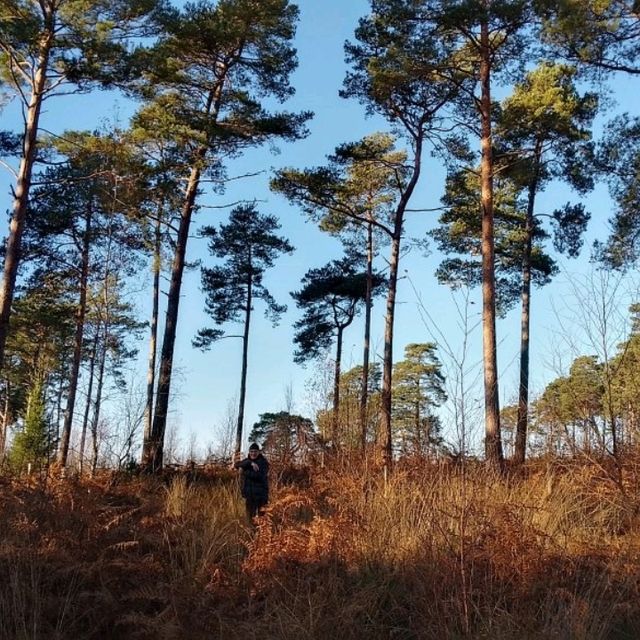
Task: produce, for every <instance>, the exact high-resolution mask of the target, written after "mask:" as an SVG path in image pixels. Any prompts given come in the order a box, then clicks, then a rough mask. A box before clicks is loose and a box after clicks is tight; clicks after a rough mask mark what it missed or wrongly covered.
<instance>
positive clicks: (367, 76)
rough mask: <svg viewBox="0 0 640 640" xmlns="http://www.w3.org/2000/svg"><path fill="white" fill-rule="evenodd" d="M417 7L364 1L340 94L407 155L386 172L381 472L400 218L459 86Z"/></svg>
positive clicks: (448, 48)
mask: <svg viewBox="0 0 640 640" xmlns="http://www.w3.org/2000/svg"><path fill="white" fill-rule="evenodd" d="M423 4H424V3H422V2H414V1H413V0H400V1H398V0H372V2H371V13H370V14H369V15H368V16H366V17H364V18H362V19H361V20H360V22H359V25H358V28H357V29H356V32H355V41H354V42H349V43H347V45H346V57H347V62H348V63H349V64H350V70H349V71H348V73H347V77H346V79H345V82H344V90H343V91H342V93H341V95H342V96H343V97H348V98H355V99H357V100H359V101H360V102H361V103H362V104H364V105H365V107H366V108H367V110H368V111H369V112H370V113H376V114H379V115H381V116H382V117H384V118H385V119H386V120H387V121H389V122H390V123H391V125H392V126H393V127H394V130H395V131H397V133H398V135H399V136H401V137H402V138H404V140H405V141H406V142H407V146H408V148H409V149H410V153H408V154H407V160H406V161H405V160H403V161H400V162H396V163H395V164H394V166H393V168H394V171H395V173H396V176H395V201H394V206H393V207H391V211H392V213H391V216H390V220H389V224H388V233H389V237H390V242H391V248H390V257H389V260H388V262H389V276H388V286H387V301H386V313H385V335H384V355H383V372H382V390H381V431H382V433H383V438H382V442H381V444H382V446H381V452H382V460H383V465H384V469H385V470H386V471H388V470H389V469H390V468H391V464H392V429H391V404H392V401H391V384H392V370H393V330H394V320H395V304H396V292H397V281H398V269H399V261H400V250H401V243H402V236H403V230H404V220H405V214H406V212H407V209H408V207H409V203H410V200H411V197H412V195H413V193H414V190H415V188H416V185H417V184H418V180H419V178H420V172H421V169H422V159H423V153H424V151H425V147H426V145H427V143H428V142H429V140H431V141H436V140H438V139H439V138H440V137H441V133H442V129H441V125H442V121H443V117H444V115H445V107H447V106H449V105H450V104H451V102H452V101H453V100H454V98H455V97H456V96H457V95H458V94H459V92H460V86H459V85H458V84H456V83H451V82H447V81H446V78H445V77H444V75H446V74H443V69H444V68H445V66H446V63H447V61H448V60H449V58H450V56H451V54H452V53H453V50H454V45H453V43H452V41H451V39H449V38H447V37H442V34H441V33H439V27H438V25H436V24H434V23H433V21H431V20H429V19H428V17H429V15H430V14H429V12H427V11H424V9H425V8H426V7H425V6H423ZM382 163H383V161H381V164H382Z"/></svg>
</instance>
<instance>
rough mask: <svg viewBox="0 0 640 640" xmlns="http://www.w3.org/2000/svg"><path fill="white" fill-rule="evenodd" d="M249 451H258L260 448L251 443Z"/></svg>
mask: <svg viewBox="0 0 640 640" xmlns="http://www.w3.org/2000/svg"><path fill="white" fill-rule="evenodd" d="M249 451H260V447H259V446H258V445H257V444H256V443H255V442H252V443H251V446H250V447H249Z"/></svg>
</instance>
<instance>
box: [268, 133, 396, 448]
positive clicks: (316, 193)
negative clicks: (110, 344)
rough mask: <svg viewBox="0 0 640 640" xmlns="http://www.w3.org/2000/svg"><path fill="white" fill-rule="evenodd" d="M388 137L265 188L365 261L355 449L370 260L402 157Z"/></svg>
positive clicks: (283, 173)
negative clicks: (315, 222)
mask: <svg viewBox="0 0 640 640" xmlns="http://www.w3.org/2000/svg"><path fill="white" fill-rule="evenodd" d="M394 144H395V139H394V137H393V136H392V135H390V134H384V133H375V134H372V135H369V136H365V137H364V138H363V139H362V140H360V141H359V142H355V143H350V144H343V145H341V146H339V147H337V148H336V150H335V153H334V155H332V156H330V158H329V164H328V165H327V166H324V167H317V168H313V169H305V170H303V171H299V170H295V169H283V170H280V171H278V172H277V174H276V177H275V178H274V179H273V180H272V181H271V188H272V189H273V190H275V191H278V192H281V193H283V194H284V195H285V196H286V197H287V198H289V200H291V201H292V202H295V203H297V204H300V205H301V206H302V208H303V210H304V211H305V212H306V213H307V214H308V215H309V217H310V218H311V219H312V220H315V221H317V222H319V224H320V228H321V229H322V230H323V231H327V232H329V233H332V234H335V235H338V236H339V237H340V238H341V239H342V241H343V243H344V244H345V246H346V247H347V250H348V251H349V252H350V253H353V254H363V255H364V256H365V260H366V272H367V294H366V297H365V306H364V316H365V322H364V346H363V356H362V367H361V375H362V384H361V385H360V393H361V395H360V410H359V421H360V444H361V447H362V450H363V451H364V449H365V446H366V438H367V401H368V389H369V383H368V378H369V360H370V341H371V310H372V306H373V280H374V264H373V263H374V257H375V255H376V254H377V252H378V245H379V244H381V243H383V242H387V241H389V240H390V238H391V237H392V235H393V232H392V230H391V227H390V224H391V220H392V217H393V211H394V208H395V202H396V198H397V189H398V182H397V180H398V174H399V172H402V171H403V170H404V169H403V167H402V165H403V163H404V162H405V161H406V153H404V152H402V151H397V150H395V149H394Z"/></svg>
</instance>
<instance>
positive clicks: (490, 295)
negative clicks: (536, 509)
mask: <svg viewBox="0 0 640 640" xmlns="http://www.w3.org/2000/svg"><path fill="white" fill-rule="evenodd" d="M488 3H489V2H488V0H485V5H488ZM480 28H481V32H480V49H481V62H480V85H481V98H480V115H481V127H482V138H481V147H482V161H481V165H480V172H481V192H482V193H481V202H482V345H483V364H484V409H485V456H486V459H487V463H488V464H489V466H490V467H492V468H493V469H495V470H501V469H502V466H503V461H504V458H503V453H502V439H501V434H500V400H499V394H498V356H497V347H496V342H497V341H496V284H495V253H494V231H493V157H492V151H491V143H492V139H491V138H492V136H491V50H490V44H489V25H488V23H487V21H486V19H485V20H484V21H483V23H482V25H481V27H480Z"/></svg>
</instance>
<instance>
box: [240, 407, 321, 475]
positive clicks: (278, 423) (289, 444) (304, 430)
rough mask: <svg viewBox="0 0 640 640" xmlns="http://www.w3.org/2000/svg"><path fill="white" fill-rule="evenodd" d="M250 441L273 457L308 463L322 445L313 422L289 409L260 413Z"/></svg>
mask: <svg viewBox="0 0 640 640" xmlns="http://www.w3.org/2000/svg"><path fill="white" fill-rule="evenodd" d="M249 440H250V441H251V442H257V443H258V444H259V445H260V446H261V447H263V448H264V450H265V453H266V455H267V456H268V457H269V458H270V459H273V460H277V461H279V462H282V463H285V464H286V463H291V462H294V461H295V462H304V461H305V460H306V458H307V456H308V455H309V454H310V453H312V452H313V451H315V450H316V449H317V448H318V445H319V440H318V435H317V434H316V432H315V430H314V428H313V422H311V420H309V419H308V418H303V417H302V416H299V415H295V414H291V413H289V412H288V411H279V412H278V413H262V414H260V419H259V420H258V422H256V423H254V425H253V427H252V429H251V433H250V434H249Z"/></svg>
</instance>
